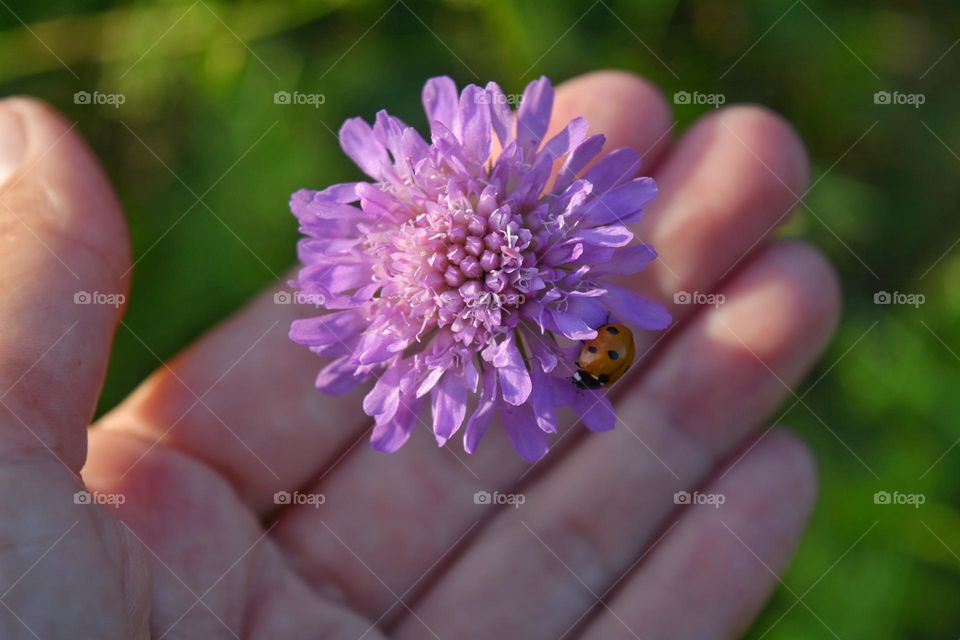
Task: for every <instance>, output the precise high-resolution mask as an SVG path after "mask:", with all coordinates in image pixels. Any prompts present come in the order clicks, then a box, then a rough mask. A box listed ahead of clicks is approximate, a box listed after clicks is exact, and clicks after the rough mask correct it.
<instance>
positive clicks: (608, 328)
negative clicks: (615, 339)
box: [607, 327, 620, 336]
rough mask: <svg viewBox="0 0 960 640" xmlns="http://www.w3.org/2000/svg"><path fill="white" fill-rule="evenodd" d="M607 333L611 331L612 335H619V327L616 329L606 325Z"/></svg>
mask: <svg viewBox="0 0 960 640" xmlns="http://www.w3.org/2000/svg"><path fill="white" fill-rule="evenodd" d="M607 333H612V334H613V335H615V336H617V335H620V329H617V328H616V327H607Z"/></svg>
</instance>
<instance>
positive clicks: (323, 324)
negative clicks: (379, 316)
mask: <svg viewBox="0 0 960 640" xmlns="http://www.w3.org/2000/svg"><path fill="white" fill-rule="evenodd" d="M362 323H363V316H362V315H361V314H360V313H358V312H357V311H338V312H336V313H328V314H325V315H322V316H317V317H315V318H301V319H299V320H294V321H293V324H292V325H291V326H290V339H291V340H293V341H294V342H296V343H298V344H302V345H304V346H307V347H321V346H324V345H327V344H330V343H332V342H339V341H341V340H342V341H346V339H347V338H348V337H349V336H352V335H354V334H356V333H357V332H358V331H359V330H360V329H361V328H362Z"/></svg>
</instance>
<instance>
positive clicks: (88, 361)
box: [0, 98, 130, 473]
mask: <svg viewBox="0 0 960 640" xmlns="http://www.w3.org/2000/svg"><path fill="white" fill-rule="evenodd" d="M129 264H130V249H129V241H128V238H127V231H126V225H125V223H124V220H123V216H122V214H121V212H120V206H119V203H118V202H117V199H116V197H115V196H114V194H113V191H112V190H111V188H110V186H109V184H108V182H107V180H106V177H105V176H104V175H103V173H102V171H101V170H100V168H99V166H98V164H97V162H96V160H95V159H94V157H93V155H92V154H91V152H90V150H89V149H88V148H87V146H86V145H85V144H84V142H83V141H82V140H81V138H80V136H79V135H78V134H77V132H76V131H75V130H74V128H73V126H71V125H70V124H69V123H67V122H65V121H64V119H63V118H62V117H61V116H60V115H59V114H57V113H56V112H55V111H54V110H53V109H51V108H50V107H48V106H46V105H45V104H43V103H41V102H38V101H35V100H30V99H24V98H12V99H7V100H3V101H0V309H3V310H4V312H3V314H2V316H0V456H3V455H5V454H9V453H14V454H19V453H24V452H37V451H38V450H39V451H40V452H41V453H43V454H47V455H49V454H51V453H52V454H53V455H55V456H56V457H57V458H58V459H59V460H60V461H61V462H62V463H63V464H65V465H66V466H67V467H69V468H70V469H71V470H72V471H73V472H74V473H78V472H79V470H80V468H81V467H82V465H83V460H84V458H85V456H86V428H87V425H88V424H89V421H90V418H91V417H92V414H93V411H94V409H95V406H96V400H97V396H98V394H99V391H100V387H101V385H102V382H103V377H104V373H105V371H106V365H107V359H108V355H109V350H110V343H111V340H112V338H113V332H114V330H115V328H116V325H117V322H118V320H119V317H120V313H121V307H122V304H123V302H124V301H125V299H126V293H127V282H128V278H126V277H125V275H126V271H127V269H128V268H129Z"/></svg>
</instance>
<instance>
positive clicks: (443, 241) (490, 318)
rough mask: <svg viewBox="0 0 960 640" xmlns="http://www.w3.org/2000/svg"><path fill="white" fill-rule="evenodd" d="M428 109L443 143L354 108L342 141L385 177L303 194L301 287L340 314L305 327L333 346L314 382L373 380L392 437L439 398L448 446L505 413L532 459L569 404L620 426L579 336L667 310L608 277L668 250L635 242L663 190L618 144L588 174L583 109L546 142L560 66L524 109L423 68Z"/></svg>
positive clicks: (380, 443) (299, 331)
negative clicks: (636, 226)
mask: <svg viewBox="0 0 960 640" xmlns="http://www.w3.org/2000/svg"><path fill="white" fill-rule="evenodd" d="M423 106H424V108H425V110H426V113H427V117H428V119H429V122H430V133H431V136H430V142H429V143H428V142H427V141H425V140H424V139H423V138H422V137H421V136H420V134H419V133H417V131H416V130H415V129H413V128H412V127H409V126H407V125H406V124H404V123H403V122H401V121H400V120H398V119H397V118H394V117H392V116H390V115H388V114H387V113H386V112H385V111H380V112H379V113H377V117H376V120H375V122H374V124H373V126H370V125H369V124H367V123H366V122H364V121H363V120H362V119H360V118H353V119H351V120H347V122H345V123H344V125H343V127H342V128H341V129H340V144H341V146H342V147H343V150H344V152H346V154H347V155H348V156H350V158H351V159H353V161H354V162H356V163H357V165H358V166H359V167H360V168H361V169H362V170H363V171H364V173H366V174H367V175H368V176H370V178H371V179H372V181H371V182H356V183H347V184H338V185H334V186H331V187H328V188H326V189H324V190H322V191H309V190H301V191H297V192H296V193H294V194H293V196H292V198H291V203H290V206H291V209H292V210H293V213H294V214H295V215H296V217H297V218H298V220H299V221H300V229H301V231H302V232H303V233H304V234H305V235H306V237H305V238H303V239H302V240H301V241H300V243H299V256H300V260H301V261H302V263H303V267H302V269H301V270H300V273H299V278H298V279H297V280H296V281H294V282H293V283H292V284H293V285H294V286H296V287H297V288H298V289H300V291H301V295H307V296H310V297H311V299H319V300H323V301H324V306H325V307H326V309H327V310H328V311H329V312H328V313H326V314H325V315H322V316H318V317H314V318H307V319H302V320H297V321H295V322H294V323H293V326H292V328H291V330H290V337H291V338H292V339H293V340H295V341H296V342H298V343H300V344H302V345H305V346H307V347H309V348H310V350H311V351H313V352H314V353H316V354H317V355H320V356H324V357H328V358H332V360H331V361H330V362H329V364H327V366H326V367H325V368H324V369H323V370H322V371H321V372H320V375H319V377H318V378H317V388H319V389H320V390H322V391H324V392H327V393H330V394H343V393H346V392H348V391H350V390H351V389H353V388H354V387H356V386H357V385H359V384H360V383H362V382H363V381H365V380H368V379H369V378H375V379H376V382H375V383H374V385H373V388H372V390H371V391H370V392H369V393H368V394H367V396H366V397H365V398H364V401H363V409H364V411H365V412H366V413H367V414H368V415H370V416H371V417H372V418H373V419H374V421H375V427H374V429H373V435H372V441H373V446H374V447H375V448H377V449H379V450H382V451H395V450H396V449H398V448H399V447H400V446H402V445H403V444H404V442H406V440H407V438H408V437H409V436H410V432H411V431H412V430H413V428H414V427H415V426H417V424H418V422H419V423H423V424H426V423H425V422H424V420H425V418H424V415H425V414H426V411H425V407H426V406H428V405H429V408H430V414H431V415H432V420H430V423H431V426H432V430H433V433H434V436H435V437H436V439H437V442H438V443H439V444H440V445H443V444H444V443H446V441H447V440H448V439H450V438H451V437H453V436H454V435H455V434H456V433H457V431H458V430H460V429H461V427H464V436H463V437H464V448H465V449H466V451H467V452H468V453H472V452H473V451H474V450H475V449H476V447H477V445H478V443H479V442H480V440H481V438H482V437H483V435H484V433H485V432H486V431H487V429H488V427H489V426H490V424H491V422H492V420H493V418H494V416H495V415H497V414H499V415H500V417H501V422H502V424H503V426H504V428H505V429H506V432H507V435H508V436H509V438H510V440H511V441H512V443H513V445H514V447H515V448H516V450H517V451H518V452H519V454H520V455H521V456H522V457H523V458H524V459H525V460H528V461H535V460H538V459H540V458H541V457H542V456H543V455H544V454H545V453H546V452H547V447H548V438H547V434H551V433H555V432H556V430H557V419H556V415H555V411H556V409H557V408H558V407H561V406H565V405H569V406H571V407H573V409H574V410H575V411H576V412H577V413H578V414H579V415H580V416H581V419H582V420H583V422H584V423H585V424H586V426H587V427H588V428H590V429H593V430H597V431H600V430H606V429H611V428H613V426H614V423H615V420H616V416H615V414H614V412H613V408H612V407H611V405H610V403H609V401H608V400H607V399H606V398H605V394H604V393H602V390H598V389H580V388H578V387H577V386H575V385H574V384H573V383H572V382H571V381H570V376H571V374H572V373H573V372H574V371H575V368H576V366H575V365H574V362H575V360H576V358H577V354H578V353H579V349H580V345H579V342H578V341H583V340H590V339H593V338H595V337H596V336H597V328H598V327H600V326H601V325H603V324H605V323H607V322H610V321H617V322H622V323H625V324H627V325H630V326H633V327H637V328H641V329H648V330H659V329H663V328H665V327H666V326H667V325H668V324H669V323H670V315H669V314H668V313H667V311H666V309H664V308H663V307H661V306H660V305H658V304H657V303H655V302H653V301H651V300H648V299H645V298H642V297H641V296H638V295H637V294H635V293H633V292H631V291H629V290H626V289H623V288H621V287H617V286H614V285H613V284H611V283H609V282H607V279H608V278H609V277H610V276H615V275H624V274H631V273H634V272H637V271H639V270H640V269H642V268H643V267H644V266H646V265H647V264H648V263H649V262H650V261H651V260H653V259H654V258H655V257H656V253H655V252H654V251H653V249H652V248H651V247H649V246H647V245H643V244H630V243H631V241H632V240H633V233H632V232H631V231H630V229H629V227H628V225H629V224H630V223H633V222H636V221H637V220H638V219H639V218H640V216H641V215H642V213H643V208H644V206H645V205H647V204H648V203H649V202H650V201H651V200H653V198H654V197H655V196H656V192H657V189H656V185H655V184H654V181H653V180H652V179H650V178H635V177H634V176H635V175H636V174H637V172H638V171H639V168H640V157H639V155H638V154H637V153H636V152H635V151H633V150H631V149H628V148H623V149H618V150H616V151H613V152H612V153H610V154H608V155H607V156H605V157H604V158H602V159H601V160H599V162H597V163H596V164H595V165H594V166H593V167H592V168H591V169H589V170H587V171H584V169H585V168H586V166H587V164H588V163H589V162H590V161H591V160H592V159H593V158H594V157H595V156H597V155H598V154H599V152H600V149H601V147H602V146H603V142H604V138H603V136H602V135H593V136H587V123H586V121H585V120H584V119H583V118H575V119H574V120H572V121H570V123H569V124H567V126H566V128H565V129H563V130H562V131H561V132H560V133H559V134H557V135H556V136H554V137H552V138H550V139H549V140H547V141H545V142H544V140H543V138H544V135H545V134H546V132H547V125H548V123H549V121H550V112H551V108H552V106H553V88H552V87H551V85H550V82H549V81H548V80H547V79H546V78H540V79H539V80H536V81H534V82H532V83H530V84H529V85H528V86H527V88H526V90H525V91H524V93H523V98H522V100H521V102H520V107H519V109H518V111H517V113H516V114H514V113H513V112H512V111H511V110H510V108H509V107H508V106H507V100H506V96H504V94H503V92H502V91H501V89H500V87H499V86H497V85H496V84H495V83H493V82H491V83H489V84H487V86H486V87H485V88H481V87H478V86H475V85H469V86H468V87H466V88H465V89H464V90H463V91H462V92H461V93H460V94H459V95H458V93H457V89H456V86H455V85H454V83H453V81H452V80H451V79H450V78H445V77H442V78H433V79H431V80H429V81H428V82H427V83H426V85H425V86H424V89H423ZM494 138H496V140H497V142H498V143H499V147H500V149H501V152H500V154H499V155H498V156H496V158H494V157H493V155H492V152H493V148H494ZM555 169H556V171H557V172H556V177H555V178H553V180H552V184H551V175H552V172H553V171H554V170H555ZM548 185H549V186H548ZM464 425H465V426H464Z"/></svg>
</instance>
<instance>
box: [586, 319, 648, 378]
mask: <svg viewBox="0 0 960 640" xmlns="http://www.w3.org/2000/svg"><path fill="white" fill-rule="evenodd" d="M635 349H636V347H635V346H634V344H633V333H631V331H630V329H629V328H628V327H627V326H625V325H622V324H605V325H603V326H602V327H600V328H599V329H597V337H596V338H594V339H593V340H588V341H586V342H584V343H583V348H582V349H581V350H580V358H579V359H578V360H577V362H576V365H577V372H576V373H574V374H573V378H572V380H573V384H575V385H576V386H577V387H579V388H580V389H599V388H600V387H603V386H606V385H608V384H613V383H614V382H616V381H617V380H619V379H620V377H621V376H623V374H624V373H626V371H627V369H629V368H630V364H631V363H632V362H633V358H634V355H635Z"/></svg>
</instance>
